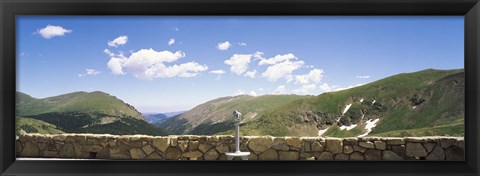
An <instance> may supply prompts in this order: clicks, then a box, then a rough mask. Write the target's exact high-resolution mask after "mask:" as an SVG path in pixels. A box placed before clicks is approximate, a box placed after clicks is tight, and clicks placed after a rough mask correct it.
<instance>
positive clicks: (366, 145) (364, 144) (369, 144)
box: [358, 141, 375, 149]
mask: <svg viewBox="0 0 480 176" xmlns="http://www.w3.org/2000/svg"><path fill="white" fill-rule="evenodd" d="M358 145H359V146H361V147H364V148H370V149H373V148H375V144H373V142H370V141H362V142H359V143H358Z"/></svg>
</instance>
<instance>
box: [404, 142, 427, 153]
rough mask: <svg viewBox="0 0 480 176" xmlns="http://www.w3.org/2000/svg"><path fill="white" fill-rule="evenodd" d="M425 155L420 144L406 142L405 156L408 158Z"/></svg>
mask: <svg viewBox="0 0 480 176" xmlns="http://www.w3.org/2000/svg"><path fill="white" fill-rule="evenodd" d="M427 154H428V153H427V151H425V148H423V146H422V144H421V143H416V142H415V143H414V142H408V143H407V145H406V155H407V156H408V157H426V156H427Z"/></svg>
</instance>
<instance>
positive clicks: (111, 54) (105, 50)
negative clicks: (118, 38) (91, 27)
mask: <svg viewBox="0 0 480 176" xmlns="http://www.w3.org/2000/svg"><path fill="white" fill-rule="evenodd" d="M103 52H104V53H105V54H107V55H108V56H110V57H113V56H115V54H113V53H112V52H111V51H110V50H109V49H104V50H103Z"/></svg>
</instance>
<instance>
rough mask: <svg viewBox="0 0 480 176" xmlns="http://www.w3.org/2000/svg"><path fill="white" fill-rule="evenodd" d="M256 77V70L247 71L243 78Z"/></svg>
mask: <svg viewBox="0 0 480 176" xmlns="http://www.w3.org/2000/svg"><path fill="white" fill-rule="evenodd" d="M256 75H257V70H253V71H247V72H246V73H245V74H244V75H243V76H246V77H250V78H255V77H256Z"/></svg>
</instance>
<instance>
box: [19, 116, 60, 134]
mask: <svg viewBox="0 0 480 176" xmlns="http://www.w3.org/2000/svg"><path fill="white" fill-rule="evenodd" d="M15 120H16V126H15V131H16V134H19V131H20V130H23V131H25V132H27V133H40V134H61V133H65V132H63V131H62V130H60V129H58V127H57V126H55V125H52V124H50V123H47V122H44V121H41V120H37V119H32V118H25V117H20V116H17V117H16V118H15Z"/></svg>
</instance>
